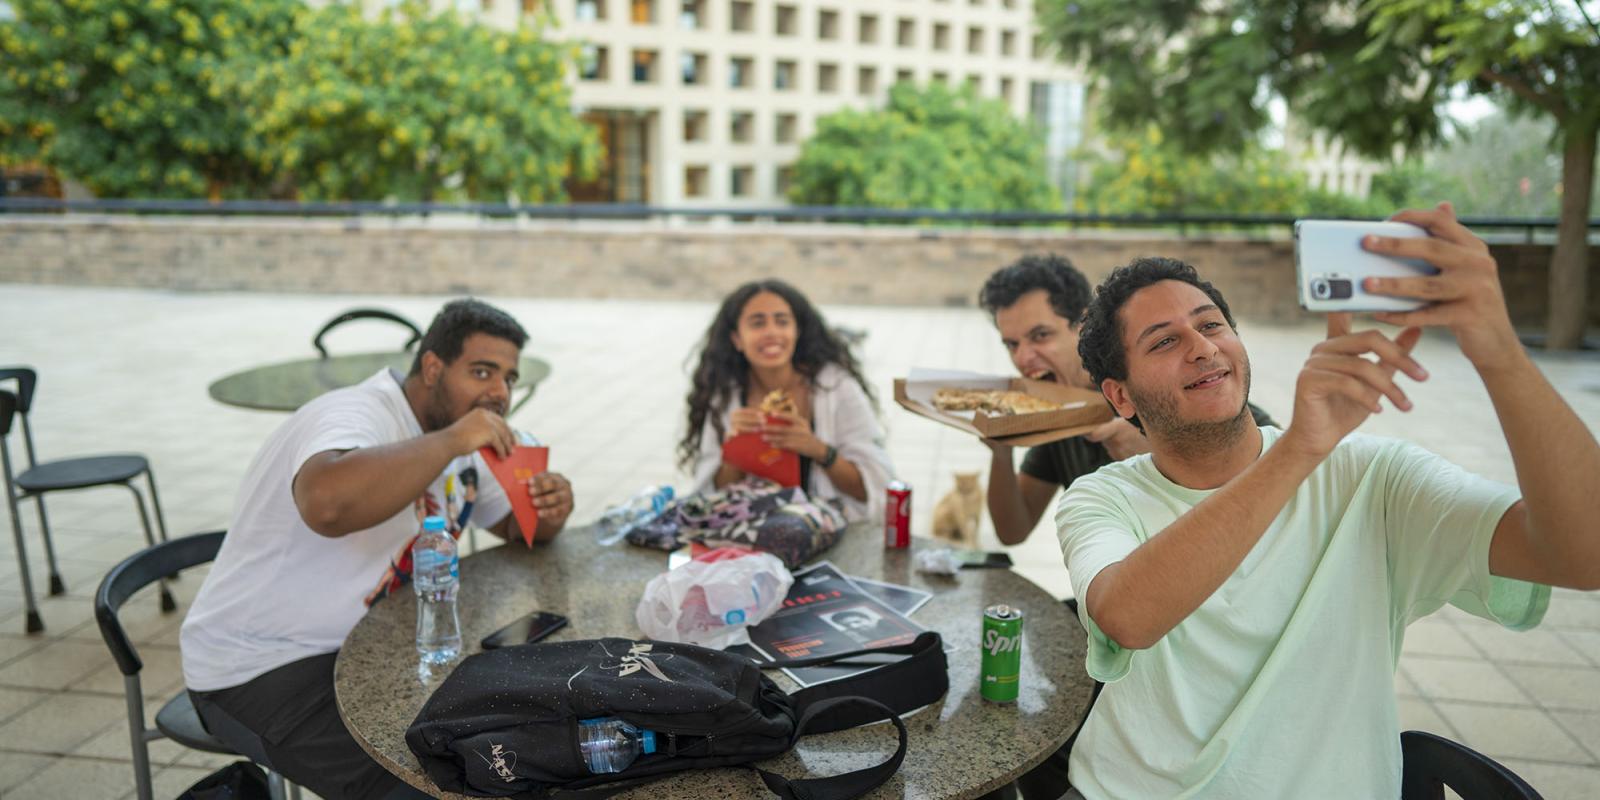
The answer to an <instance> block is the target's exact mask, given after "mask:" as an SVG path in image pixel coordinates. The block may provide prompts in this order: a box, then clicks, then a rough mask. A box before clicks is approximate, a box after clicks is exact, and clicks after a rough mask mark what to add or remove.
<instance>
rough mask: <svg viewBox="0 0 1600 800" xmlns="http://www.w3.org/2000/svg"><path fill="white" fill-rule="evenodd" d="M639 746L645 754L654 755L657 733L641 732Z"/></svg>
mask: <svg viewBox="0 0 1600 800" xmlns="http://www.w3.org/2000/svg"><path fill="white" fill-rule="evenodd" d="M639 745H640V747H641V749H643V750H644V752H646V753H654V752H655V751H656V732H655V731H639Z"/></svg>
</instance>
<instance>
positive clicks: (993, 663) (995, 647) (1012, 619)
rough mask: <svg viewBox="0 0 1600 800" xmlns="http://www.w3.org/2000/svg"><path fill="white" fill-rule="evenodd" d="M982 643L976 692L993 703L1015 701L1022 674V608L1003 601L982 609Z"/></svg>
mask: <svg viewBox="0 0 1600 800" xmlns="http://www.w3.org/2000/svg"><path fill="white" fill-rule="evenodd" d="M982 647H983V662H982V666H981V667H980V668H979V672H980V675H979V678H978V680H979V681H980V685H979V687H978V693H979V694H981V695H983V699H985V700H988V701H990V702H994V703H1015V702H1017V686H1018V681H1019V680H1020V679H1021V677H1022V609H1020V608H1013V607H1011V606H1008V605H1006V604H1005V603H999V604H996V605H992V606H989V607H988V608H986V609H984V610H983V642H982Z"/></svg>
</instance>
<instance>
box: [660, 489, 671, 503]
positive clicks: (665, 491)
mask: <svg viewBox="0 0 1600 800" xmlns="http://www.w3.org/2000/svg"><path fill="white" fill-rule="evenodd" d="M661 496H662V497H663V498H665V499H667V500H671V499H672V498H673V493H672V487H671V486H663V487H661Z"/></svg>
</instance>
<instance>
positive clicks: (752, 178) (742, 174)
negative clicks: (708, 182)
mask: <svg viewBox="0 0 1600 800" xmlns="http://www.w3.org/2000/svg"><path fill="white" fill-rule="evenodd" d="M728 177H729V181H728V194H730V195H733V196H734V197H749V196H750V191H751V189H753V188H754V184H755V182H756V169H755V167H752V166H748V165H744V166H738V167H734V168H733V171H732V172H730V173H728Z"/></svg>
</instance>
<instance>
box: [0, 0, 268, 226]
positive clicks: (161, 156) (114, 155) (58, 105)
mask: <svg viewBox="0 0 1600 800" xmlns="http://www.w3.org/2000/svg"><path fill="white" fill-rule="evenodd" d="M10 3H11V6H12V11H13V12H14V17H13V18H12V19H10V20H6V21H4V22H0V162H5V163H18V162H23V161H40V162H43V163H46V164H49V165H50V166H52V167H54V168H55V169H57V170H58V171H60V172H62V173H65V174H68V175H72V176H74V177H76V178H77V179H79V180H81V181H83V182H84V183H85V184H86V185H87V186H88V187H89V188H90V189H91V190H92V191H94V192H95V193H96V194H98V195H101V196H105V197H130V196H142V197H204V196H207V195H212V196H246V195H257V196H259V194H260V193H262V192H264V191H265V190H266V186H267V184H268V179H267V175H266V174H265V173H264V172H263V171H262V170H260V169H259V168H258V167H257V166H256V165H255V164H254V163H253V162H252V161H251V159H250V158H249V157H248V156H247V155H246V153H245V149H246V147H247V143H248V141H249V138H250V134H249V130H250V128H249V120H248V118H247V117H246V116H245V114H244V113H243V111H242V109H240V108H239V106H238V105H237V104H235V103H233V102H232V101H231V99H228V100H224V99H218V98H215V97H213V96H212V95H211V94H210V92H209V89H210V87H211V85H212V80H213V78H214V76H215V74H216V71H217V69H218V68H219V65H220V64H221V62H222V61H223V60H225V59H227V58H230V57H237V56H243V55H251V56H252V57H260V58H270V57H271V56H270V55H269V54H271V53H277V52H282V51H283V49H284V48H285V47H286V44H287V39H286V37H287V34H288V32H289V28H290V21H291V18H292V15H293V13H294V10H295V9H296V8H297V7H298V5H299V4H298V3H297V2H295V0H254V1H253V2H249V3H241V2H238V1H237V0H10Z"/></svg>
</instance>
